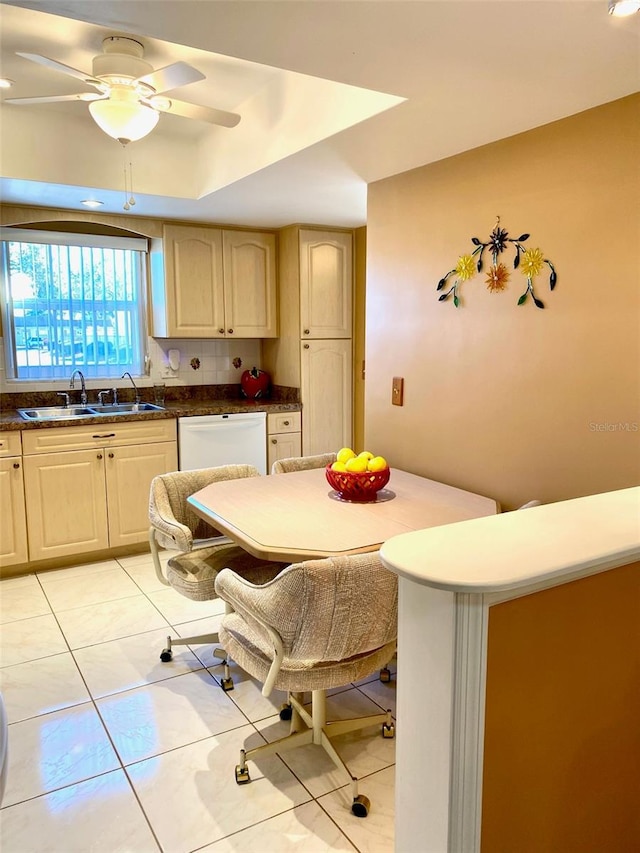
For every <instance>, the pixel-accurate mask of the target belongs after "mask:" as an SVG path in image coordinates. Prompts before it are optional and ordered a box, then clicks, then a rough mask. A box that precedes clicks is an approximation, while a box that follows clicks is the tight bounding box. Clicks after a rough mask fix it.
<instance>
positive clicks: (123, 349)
mask: <svg viewBox="0 0 640 853" xmlns="http://www.w3.org/2000/svg"><path fill="white" fill-rule="evenodd" d="M1 245H2V278H3V298H4V321H5V322H4V329H5V332H4V334H5V351H6V355H7V359H6V361H7V376H8V377H9V378H13V379H38V380H42V379H66V378H68V376H69V374H70V371H73V370H74V369H75V368H76V367H80V368H81V369H82V372H83V373H84V375H85V377H87V378H88V379H90V378H99V377H116V376H121V375H122V373H123V372H124V371H125V370H128V371H129V372H130V373H132V374H133V375H140V374H141V373H142V368H143V364H144V356H145V348H146V332H145V328H146V326H145V319H144V298H143V296H144V269H145V253H146V250H147V241H146V240H145V239H140V238H129V237H107V236H102V235H95V234H72V233H66V232H64V233H56V232H52V231H27V230H24V229H7V228H4V229H2V244H1Z"/></svg>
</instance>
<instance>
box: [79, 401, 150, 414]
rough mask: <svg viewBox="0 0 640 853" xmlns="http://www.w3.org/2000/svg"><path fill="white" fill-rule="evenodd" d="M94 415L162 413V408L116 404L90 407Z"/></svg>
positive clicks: (146, 405) (148, 405) (134, 404)
mask: <svg viewBox="0 0 640 853" xmlns="http://www.w3.org/2000/svg"><path fill="white" fill-rule="evenodd" d="M89 408H90V409H91V411H92V412H95V414H96V415H134V414H136V412H162V411H164V407H163V406H156V404H155V403H116V404H115V405H109V404H108V403H107V404H105V405H104V406H90V407H89Z"/></svg>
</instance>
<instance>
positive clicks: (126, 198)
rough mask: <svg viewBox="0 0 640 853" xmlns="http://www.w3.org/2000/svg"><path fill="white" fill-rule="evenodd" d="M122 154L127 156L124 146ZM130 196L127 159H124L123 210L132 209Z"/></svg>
mask: <svg viewBox="0 0 640 853" xmlns="http://www.w3.org/2000/svg"><path fill="white" fill-rule="evenodd" d="M122 156H123V157H126V155H125V153H124V146H122ZM128 196H129V193H128V190H127V161H126V159H125V161H124V204H123V205H122V209H123V210H130V209H131V205H130V204H129V199H128Z"/></svg>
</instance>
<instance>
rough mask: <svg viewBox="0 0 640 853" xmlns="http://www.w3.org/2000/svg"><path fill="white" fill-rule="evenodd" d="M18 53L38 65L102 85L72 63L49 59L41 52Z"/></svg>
mask: <svg viewBox="0 0 640 853" xmlns="http://www.w3.org/2000/svg"><path fill="white" fill-rule="evenodd" d="M17 55H18V56H22V57H23V59H29V60H31V62H37V63H38V65H44V67H45V68H51V70H52V71H60V72H61V73H62V74H69V75H70V76H71V77H75V78H76V79H77V80H82V81H83V82H84V83H89V84H90V85H92V86H98V85H101V84H100V80H97V79H96V78H95V77H93V76H92V75H91V74H86V73H85V72H84V71H78V69H77V68H72V67H71V66H70V65H65V64H64V63H62V62H57V61H56V60H55V59H49V57H48V56H40V54H39V53H20V51H18V53H17Z"/></svg>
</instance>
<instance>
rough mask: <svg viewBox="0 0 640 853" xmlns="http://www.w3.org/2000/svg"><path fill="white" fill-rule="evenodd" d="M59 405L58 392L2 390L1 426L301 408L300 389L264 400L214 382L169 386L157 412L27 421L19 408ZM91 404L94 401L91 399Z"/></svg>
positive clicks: (146, 392)
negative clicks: (193, 385) (8, 391)
mask: <svg viewBox="0 0 640 853" xmlns="http://www.w3.org/2000/svg"><path fill="white" fill-rule="evenodd" d="M140 395H141V397H142V401H141V402H152V400H153V393H152V389H150V388H141V389H140ZM119 396H120V401H121V402H132V400H128V399H127V394H126V393H124V389H123V392H122V393H120V395H119ZM56 405H59V399H58V398H56V396H55V392H42V393H30V394H0V430H9V431H10V430H25V429H52V428H54V427H60V426H71V425H72V424H99V423H108V422H111V423H114V422H115V423H117V422H119V421H143V420H145V421H146V420H163V419H166V418H174V419H175V418H182V417H194V416H196V415H220V414H225V413H229V414H232V413H237V412H267V414H268V413H270V412H297V411H300V410H301V408H302V407H301V405H300V402H299V395H298V393H297V389H291V388H274V389H273V390H272V393H271V396H270V397H268V398H265V399H263V400H260V399H259V400H247V399H246V398H243V397H242V396H241V395H240V386H235V385H231V386H229V385H213V386H196V387H195V388H192V389H190V388H167V393H166V398H165V406H164V409H162V410H160V411H154V412H139V413H131V414H129V413H127V414H121V415H113V416H112V417H109V416H108V415H97V416H96V417H94V418H91V417H83V418H69V419H68V420H67V419H64V418H56V419H55V420H50V421H26V420H24V418H22V417H21V416H20V415H19V414H18V411H17V410H18V409H25V408H31V407H34V408H35V407H39V406H56ZM89 405H91V403H89Z"/></svg>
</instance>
